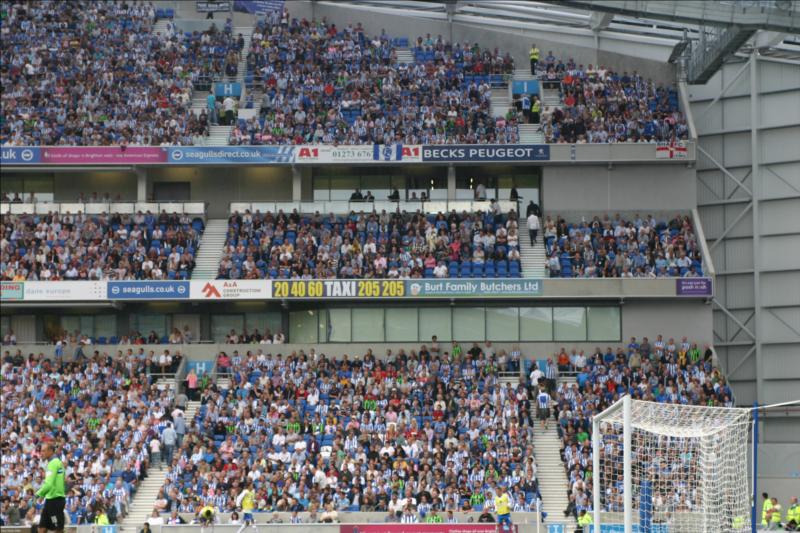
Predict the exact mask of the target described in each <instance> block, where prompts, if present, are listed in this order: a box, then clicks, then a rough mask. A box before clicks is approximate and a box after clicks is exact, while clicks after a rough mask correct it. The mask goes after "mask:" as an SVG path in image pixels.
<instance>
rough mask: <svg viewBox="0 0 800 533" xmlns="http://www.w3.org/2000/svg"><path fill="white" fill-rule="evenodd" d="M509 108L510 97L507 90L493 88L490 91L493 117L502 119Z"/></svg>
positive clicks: (504, 88)
mask: <svg viewBox="0 0 800 533" xmlns="http://www.w3.org/2000/svg"><path fill="white" fill-rule="evenodd" d="M510 107H511V97H510V96H509V94H508V88H506V87H495V88H493V89H492V99H491V113H492V116H493V117H504V116H506V113H508V109H509V108H510Z"/></svg>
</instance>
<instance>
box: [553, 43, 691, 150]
mask: <svg viewBox="0 0 800 533" xmlns="http://www.w3.org/2000/svg"><path fill="white" fill-rule="evenodd" d="M545 67H546V73H545V74H544V75H543V76H542V79H543V83H544V84H548V83H549V84H556V83H557V84H558V86H559V87H560V91H561V98H562V102H563V106H561V107H557V108H555V109H547V110H545V113H544V115H543V117H542V127H543V132H544V136H545V140H546V142H548V143H627V142H631V143H649V142H675V141H678V140H686V139H688V136H689V126H688V124H687V122H686V117H685V116H684V115H683V113H681V112H680V111H679V106H678V92H677V89H676V88H675V87H672V86H670V87H664V86H663V85H660V84H656V83H655V82H654V81H653V80H651V79H645V78H644V77H643V76H641V75H639V74H638V73H637V72H636V71H634V72H633V73H632V74H628V73H627V72H623V73H621V74H620V73H619V72H615V71H612V70H610V69H608V68H606V67H604V66H602V65H598V66H597V67H596V68H595V67H594V66H593V65H591V64H590V65H589V66H588V67H586V68H584V66H583V65H576V64H575V62H574V61H573V60H572V58H570V59H569V60H568V61H567V62H566V63H565V62H563V61H561V60H556V59H555V57H553V55H552V52H550V53H549V54H548V56H547V58H545Z"/></svg>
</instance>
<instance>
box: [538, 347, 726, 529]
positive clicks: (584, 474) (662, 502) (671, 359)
mask: <svg viewBox="0 0 800 533" xmlns="http://www.w3.org/2000/svg"><path fill="white" fill-rule="evenodd" d="M547 364H548V365H549V366H551V367H555V368H550V369H549V371H548V372H547V374H548V375H550V376H553V375H555V376H557V375H559V373H561V374H564V373H571V374H574V375H576V376H577V382H576V383H574V384H569V383H568V382H566V381H564V382H562V383H561V384H560V385H559V386H558V388H557V390H556V391H555V393H554V399H555V403H556V407H555V418H556V419H557V421H558V426H557V429H558V434H559V437H560V438H561V441H562V458H563V460H564V466H565V468H566V470H567V478H568V482H569V506H568V508H567V509H565V511H564V514H565V515H570V514H571V515H573V516H574V517H575V518H577V517H578V515H579V514H580V512H581V511H584V510H586V511H590V510H591V508H592V477H593V475H601V473H598V472H592V446H591V433H592V422H591V417H592V416H593V415H594V414H595V413H598V412H601V411H602V410H604V409H605V408H606V407H608V406H610V405H611V404H613V403H614V402H616V401H617V400H618V399H619V398H620V397H621V396H622V395H624V394H626V393H627V394H630V395H631V396H632V397H633V398H634V399H639V400H646V401H651V402H660V403H675V404H681V405H708V406H716V407H732V406H733V393H732V390H731V388H730V386H729V385H728V384H727V382H726V380H725V377H724V376H723V375H722V372H721V371H720V370H719V369H718V368H717V367H716V366H715V362H714V354H713V351H712V350H711V348H710V347H709V346H705V347H704V348H702V349H701V348H700V347H699V346H698V345H697V343H694V342H691V341H689V340H688V339H687V338H686V337H683V338H682V339H681V340H680V341H679V342H678V341H676V340H675V339H674V338H670V339H668V340H664V338H663V337H662V336H661V335H658V336H657V337H656V339H655V340H653V341H652V342H651V341H650V340H649V339H648V338H647V337H643V338H642V339H641V340H638V339H637V338H635V337H633V338H631V340H630V342H629V343H628V344H627V345H624V346H617V347H616V348H612V347H607V348H606V349H605V350H603V349H601V348H600V347H597V348H596V349H595V350H594V352H593V353H591V354H585V353H584V352H583V351H582V350H576V349H573V350H571V352H570V353H567V351H566V350H565V349H564V348H562V349H561V350H560V352H559V353H558V354H554V355H553V357H551V358H550V359H549V360H548V363H547ZM542 373H543V371H542V369H539V368H536V367H534V368H533V370H532V371H531V376H530V379H531V380H537V381H538V380H540V379H546V378H544V376H542ZM618 437H620V436H619V435H615V434H613V433H610V434H604V437H603V438H604V440H603V442H602V448H603V449H604V450H605V449H609V450H611V449H613V447H614V446H616V445H617V444H619V443H616V439H617V438H618ZM693 456H694V457H693ZM672 459H674V461H675V462H674V463H673V464H671V468H670V469H667V470H663V469H662V470H660V473H659V482H658V483H655V484H654V486H655V487H657V490H655V493H654V494H653V501H654V511H656V512H673V511H675V510H681V509H682V507H681V506H683V505H685V504H687V503H688V506H689V507H691V506H696V505H697V504H698V503H699V502H698V498H699V497H701V491H699V490H694V489H695V487H692V486H691V484H687V483H678V482H677V481H679V480H682V479H683V478H684V471H685V470H686V469H687V468H691V467H692V465H691V464H690V463H691V462H692V461H694V460H696V454H692V453H688V454H685V455H682V456H681V457H677V456H675V457H672V458H671V460H672ZM642 460H643V461H647V459H646V458H643V459H642ZM612 463H613V461H610V460H606V461H604V462H603V463H602V464H601V468H604V472H603V473H602V475H603V476H604V479H607V480H612V481H613V480H614V479H616V480H620V479H622V477H621V472H609V471H608V470H609V469H612V470H613V468H616V467H617V466H619V465H616V466H615V465H614V464H612ZM671 480H674V481H676V482H675V483H673V482H671ZM603 488H604V494H603V495H602V501H603V511H620V510H621V502H622V499H621V493H620V492H619V487H617V486H616V485H614V484H613V483H610V484H609V485H607V486H604V487H603ZM683 510H688V507H687V508H686V509H683Z"/></svg>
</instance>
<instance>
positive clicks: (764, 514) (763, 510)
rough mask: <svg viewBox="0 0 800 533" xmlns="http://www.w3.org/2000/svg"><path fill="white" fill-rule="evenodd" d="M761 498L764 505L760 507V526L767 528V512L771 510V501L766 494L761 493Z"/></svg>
mask: <svg viewBox="0 0 800 533" xmlns="http://www.w3.org/2000/svg"><path fill="white" fill-rule="evenodd" d="M761 497H762V498H764V504H763V505H762V506H761V525H762V526H764V527H767V526H768V525H769V518H768V516H767V515H768V513H769V510H770V509H772V500H770V499H769V494H767V493H766V492H764V493H762V494H761Z"/></svg>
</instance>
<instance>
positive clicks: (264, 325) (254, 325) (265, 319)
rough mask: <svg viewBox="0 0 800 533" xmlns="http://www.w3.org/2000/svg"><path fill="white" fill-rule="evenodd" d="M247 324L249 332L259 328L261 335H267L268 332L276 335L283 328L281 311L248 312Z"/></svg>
mask: <svg viewBox="0 0 800 533" xmlns="http://www.w3.org/2000/svg"><path fill="white" fill-rule="evenodd" d="M245 326H247V331H248V332H249V333H255V331H256V330H258V332H259V333H261V335H266V334H267V333H268V332H269V333H272V334H273V335H274V334H275V333H278V332H279V331H281V330H282V329H283V324H282V319H281V312H280V311H268V312H266V313H247V314H246V315H245Z"/></svg>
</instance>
